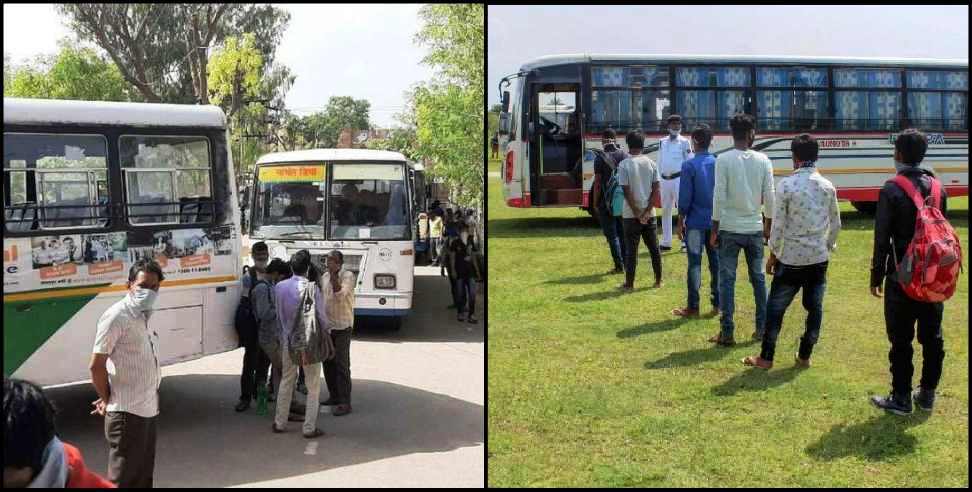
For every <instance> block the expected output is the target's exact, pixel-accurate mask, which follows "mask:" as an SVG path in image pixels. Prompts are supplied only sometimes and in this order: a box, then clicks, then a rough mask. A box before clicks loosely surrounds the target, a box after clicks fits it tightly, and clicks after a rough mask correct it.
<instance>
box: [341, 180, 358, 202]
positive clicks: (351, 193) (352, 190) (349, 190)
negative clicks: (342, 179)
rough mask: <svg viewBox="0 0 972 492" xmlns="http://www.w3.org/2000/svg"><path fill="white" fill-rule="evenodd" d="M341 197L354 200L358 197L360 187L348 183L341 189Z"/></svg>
mask: <svg viewBox="0 0 972 492" xmlns="http://www.w3.org/2000/svg"><path fill="white" fill-rule="evenodd" d="M341 196H343V197H344V198H347V199H349V200H353V199H355V198H356V197H357V196H358V187H357V186H356V185H355V184H354V183H348V184H346V185H344V187H343V188H341Z"/></svg>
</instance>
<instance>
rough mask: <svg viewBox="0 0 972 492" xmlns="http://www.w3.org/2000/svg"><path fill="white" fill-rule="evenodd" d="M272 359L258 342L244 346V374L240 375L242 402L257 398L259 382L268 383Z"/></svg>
mask: <svg viewBox="0 0 972 492" xmlns="http://www.w3.org/2000/svg"><path fill="white" fill-rule="evenodd" d="M269 369H270V358H269V357H267V354H266V353H265V352H264V351H263V349H262V348H260V345H259V344H258V343H257V342H248V343H247V344H246V345H244V346H243V373H242V374H241V375H240V400H247V401H249V400H250V399H253V398H256V386H257V382H258V381H259V382H262V383H266V381H267V371H268V370H269Z"/></svg>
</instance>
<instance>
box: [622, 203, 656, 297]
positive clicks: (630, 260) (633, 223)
mask: <svg viewBox="0 0 972 492" xmlns="http://www.w3.org/2000/svg"><path fill="white" fill-rule="evenodd" d="M623 224H624V247H625V250H624V253H625V254H624V280H625V281H624V285H626V286H628V287H634V279H635V267H636V266H637V263H638V239H639V237H640V238H641V239H642V240H644V242H645V246H647V247H648V251H649V252H650V253H651V269H652V270H653V271H654V272H655V282H661V278H662V262H661V250H659V249H658V237H657V236H656V235H655V221H654V220H649V221H648V223H647V224H642V223H641V222H640V221H639V220H638V219H624V220H623Z"/></svg>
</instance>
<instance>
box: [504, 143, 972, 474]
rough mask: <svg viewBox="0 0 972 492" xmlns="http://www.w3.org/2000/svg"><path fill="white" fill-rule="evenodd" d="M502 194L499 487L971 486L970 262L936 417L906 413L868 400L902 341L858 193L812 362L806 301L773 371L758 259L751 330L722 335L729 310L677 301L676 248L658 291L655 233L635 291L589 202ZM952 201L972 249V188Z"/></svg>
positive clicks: (744, 283) (739, 317) (786, 329)
mask: <svg viewBox="0 0 972 492" xmlns="http://www.w3.org/2000/svg"><path fill="white" fill-rule="evenodd" d="M489 170H490V171H494V170H497V165H496V163H493V162H491V163H490V167H489ZM488 191H489V195H488V196H489V210H488V213H489V215H488V219H489V222H488V227H489V229H488V238H489V239H488V241H489V250H490V256H489V301H488V309H489V313H488V323H489V325H488V326H489V337H488V354H489V359H488V371H487V374H488V379H489V381H488V399H489V405H488V407H489V409H488V429H489V432H488V435H489V442H488V446H487V449H488V485H489V486H656V487H690V486H704V487H741V486H781V487H814V486H821V487H823V486H826V487H852V486H853V487H857V486H871V487H875V486H878V487H916V486H922V487H931V486H942V487H968V483H969V481H968V445H969V442H968V422H969V420H968V417H969V414H968V408H969V400H968V350H967V348H968V322H969V319H968V307H967V306H968V276H967V272H966V273H965V274H963V277H962V278H961V280H960V288H959V290H958V292H957V293H956V294H955V296H954V297H953V298H952V299H951V300H950V301H949V302H948V303H946V305H945V321H944V327H943V330H944V336H945V350H946V357H945V369H944V375H943V379H942V382H941V384H940V386H939V398H938V401H937V402H936V407H935V410H934V413H932V414H931V415H930V416H929V415H928V414H927V413H925V412H922V411H920V410H917V409H916V411H915V413H914V414H912V415H911V416H909V417H897V416H894V415H886V414H885V413H884V412H881V411H879V410H877V409H875V408H873V407H872V406H871V405H870V404H869V403H868V401H867V399H868V396H869V395H871V394H875V393H882V394H886V393H887V391H888V389H889V387H890V374H889V372H888V362H887V352H888V348H889V343H888V341H887V338H886V335H885V328H884V317H883V310H882V306H883V304H882V301H881V300H878V299H874V298H873V297H871V296H870V294H869V292H868V278H869V272H868V269H869V265H870V256H871V247H872V241H873V231H872V226H873V222H872V220H869V219H868V218H867V217H865V216H862V215H860V214H858V213H857V212H854V211H852V209H851V208H850V206H849V204H843V207H842V208H844V209H845V210H846V212H845V213H844V214H843V222H844V230H843V231H842V233H841V236H840V238H839V241H838V244H839V247H838V251H837V252H836V253H835V254H834V256H833V257H832V258H831V265H830V270H829V274H828V290H827V295H826V297H825V300H824V309H825V312H824V323H823V327H822V329H821V334H820V340H819V342H818V344H817V346H816V349H815V351H814V356H813V363H814V366H813V367H812V368H810V369H807V370H803V371H800V370H796V369H794V368H793V367H792V360H793V354H794V353H795V352H796V347H797V343H798V342H797V339H798V337H799V336H800V335H801V334H802V332H803V321H804V319H805V317H806V313H805V311H803V308H802V306H801V305H800V303H799V299H797V301H796V302H794V303H793V304H792V305H791V307H790V309H789V310H788V313H787V315H786V318H785V320H784V324H783V330H782V332H781V334H780V338H779V345H778V347H777V357H776V367H775V368H774V369H772V370H770V371H769V372H764V371H762V370H759V369H750V368H746V367H745V366H743V365H742V364H741V363H740V359H742V358H743V357H744V356H746V355H753V354H757V353H758V352H759V346H758V344H757V343H756V342H752V341H750V340H749V335H750V334H751V333H752V331H753V321H752V320H753V315H754V304H753V298H752V289H751V286H750V284H749V282H748V280H747V276H746V273H745V260H744V259H742V258H741V259H740V268H739V271H738V273H737V283H736V326H737V330H736V339H737V341H739V342H741V343H740V344H738V345H737V346H736V347H733V348H730V349H726V348H714V347H713V346H712V345H711V344H709V343H708V342H707V341H706V339H707V338H708V337H709V336H710V335H712V334H714V333H716V332H717V331H718V319H717V318H701V319H696V320H690V321H682V320H677V319H675V317H674V316H672V315H671V314H670V311H671V310H672V308H675V307H680V306H682V305H684V304H685V295H686V287H685V276H686V260H685V255H684V254H680V253H678V252H670V253H666V254H664V256H663V264H664V267H663V270H664V282H665V285H664V287H663V288H662V289H660V290H653V289H649V288H648V286H649V285H650V279H651V278H652V273H651V268H650V262H649V258H648V254H647V252H646V251H645V248H644V246H643V245H642V248H641V250H640V251H641V255H640V257H639V260H638V261H639V263H638V270H637V279H636V281H635V287H636V291H635V292H634V293H633V294H628V295H622V294H620V293H619V292H618V291H617V290H616V287H617V285H618V284H620V283H621V281H622V277H621V276H620V275H609V274H606V273H605V272H607V271H608V270H609V269H610V268H611V267H612V264H611V259H610V255H609V253H608V250H607V247H606V243H605V241H604V237H603V236H602V234H601V232H600V229H599V228H597V227H595V225H594V223H593V222H592V221H591V219H589V218H588V217H587V214H586V213H584V212H583V211H580V210H578V209H569V208H562V209H527V210H523V209H512V208H508V207H506V206H505V205H504V204H503V201H502V194H501V190H500V186H499V180H497V179H495V178H490V179H489V190H488ZM950 208H951V209H952V210H954V212H951V213H950V214H949V216H950V218H951V221H952V224H953V225H954V226H955V227H956V228H957V229H958V231H959V234H960V236H961V238H962V244H963V245H964V246H965V248H966V252H965V255H966V262H968V254H969V251H968V248H969V242H968V239H969V238H968V219H967V217H968V200H967V198H960V199H955V200H952V201H950ZM676 243H677V240H676ZM708 281H709V279H708V270H707V269H706V266H705V265H703V286H704V287H703V289H707V286H708ZM768 285H769V279H767V286H768ZM705 292H706V291H705V290H703V294H702V299H703V303H705V302H706V298H707V294H706V293H705ZM705 307H707V306H705ZM915 346H916V349H915V358H916V373H915V383H916V384H917V381H918V378H919V376H920V361H921V349H920V347H919V346H918V344H917V342H916V343H915Z"/></svg>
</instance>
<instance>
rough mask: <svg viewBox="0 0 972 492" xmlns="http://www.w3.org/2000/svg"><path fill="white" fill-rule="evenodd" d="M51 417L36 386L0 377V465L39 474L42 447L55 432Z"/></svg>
mask: <svg viewBox="0 0 972 492" xmlns="http://www.w3.org/2000/svg"><path fill="white" fill-rule="evenodd" d="M55 414H56V412H55V410H54V405H52V404H51V402H50V400H48V399H47V397H46V396H44V392H43V391H42V390H41V389H40V387H39V386H37V385H35V384H34V383H31V382H29V381H24V380H21V379H9V378H3V466H5V467H7V466H11V467H16V468H25V467H30V468H32V469H33V471H34V475H36V474H37V473H38V472H40V471H41V469H42V468H43V467H44V462H43V460H44V448H46V447H47V444H48V443H50V442H51V439H53V438H54V436H55V434H56V433H57V426H56V424H55V421H54V416H55ZM31 478H33V477H31Z"/></svg>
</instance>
